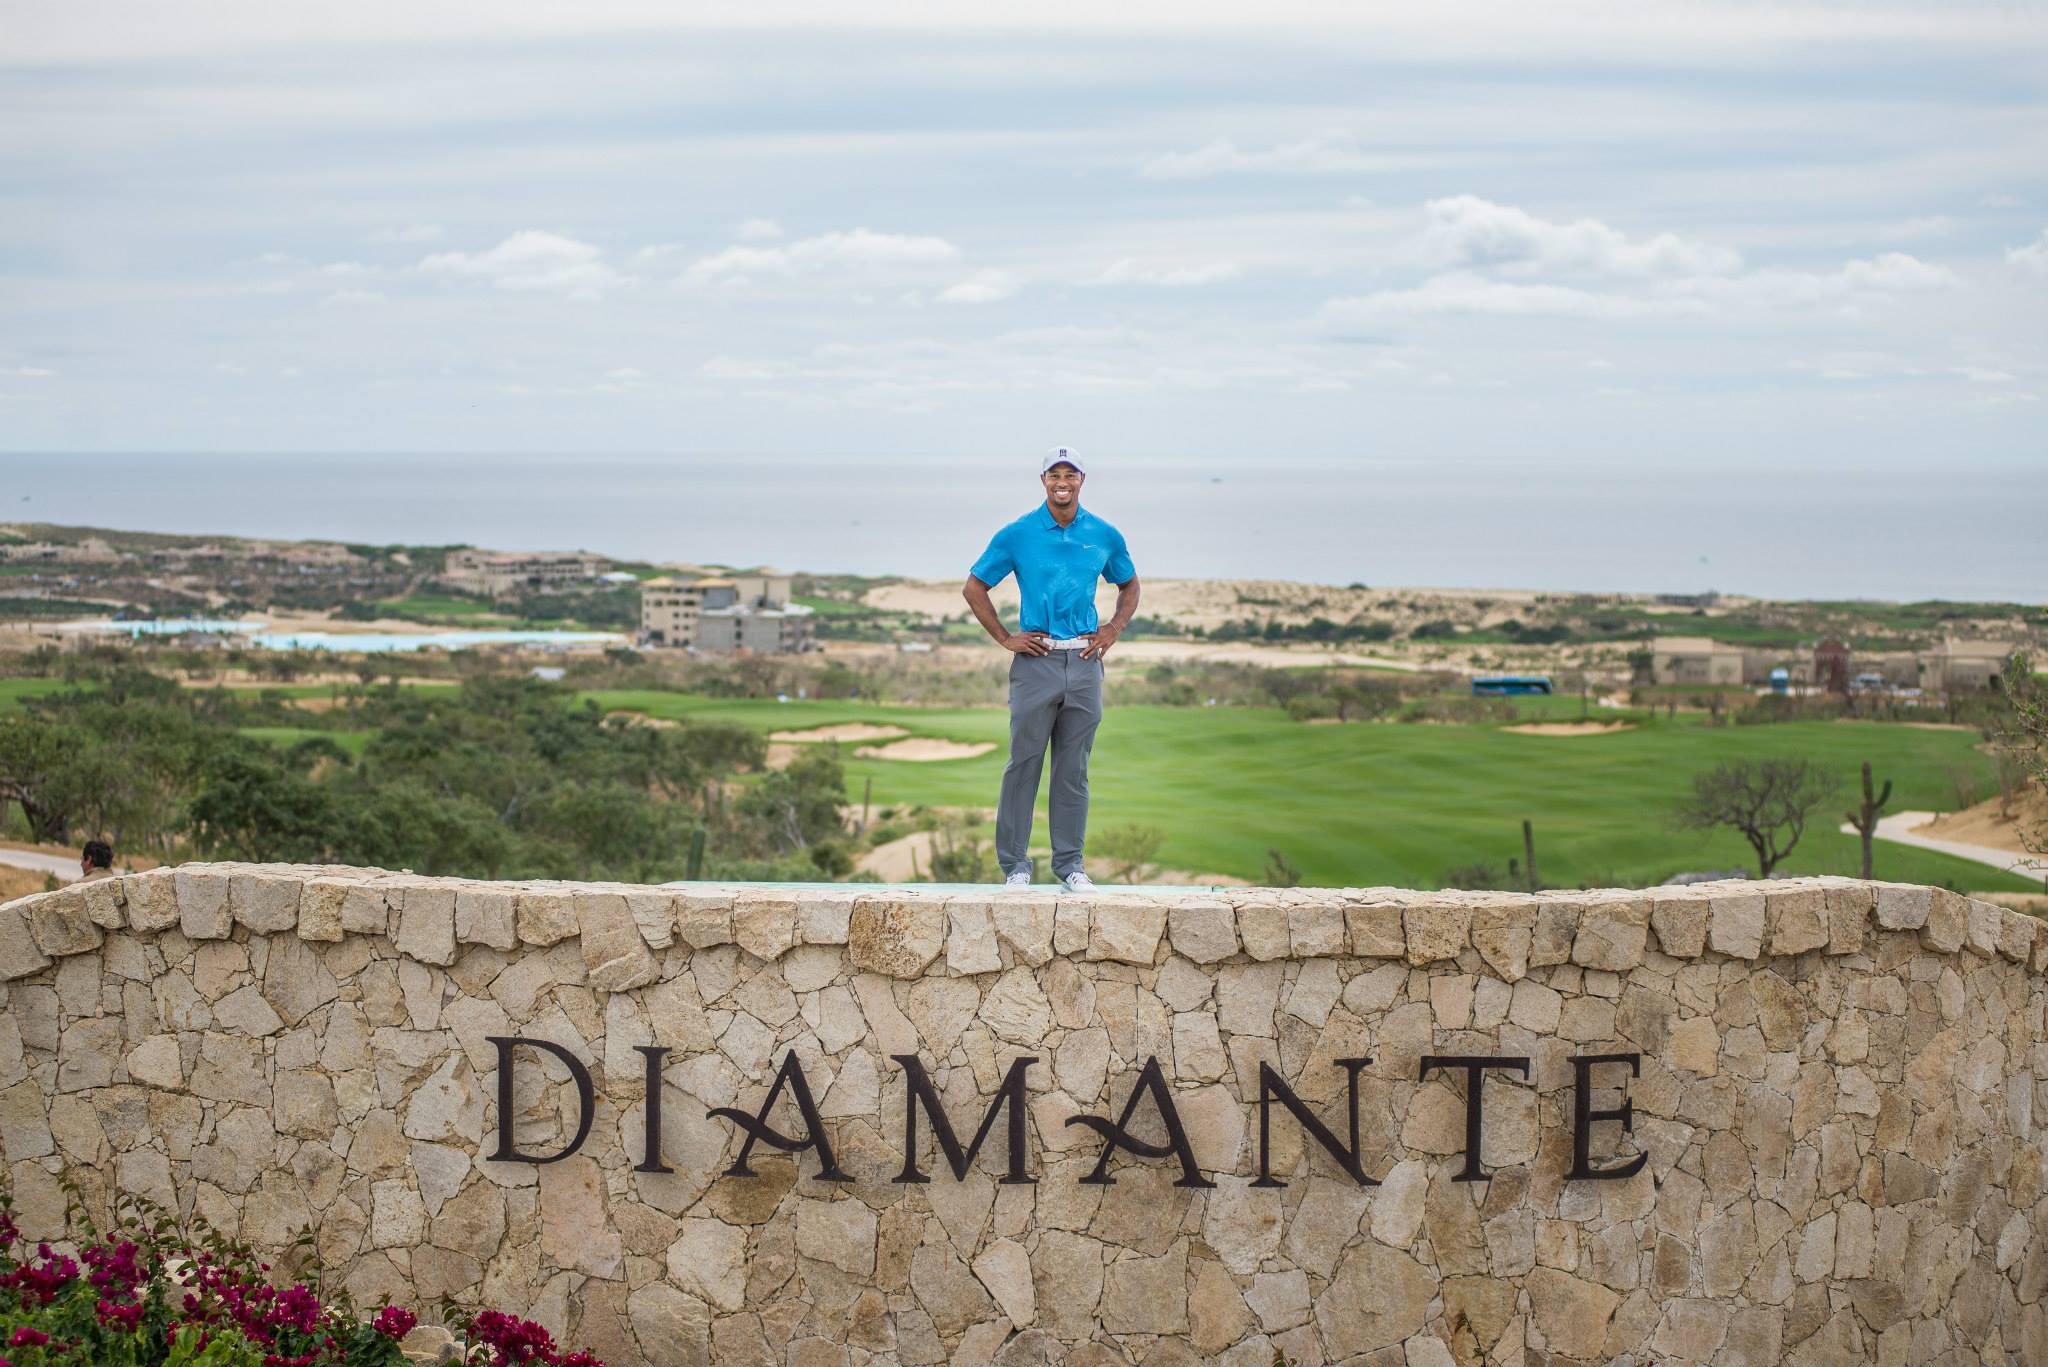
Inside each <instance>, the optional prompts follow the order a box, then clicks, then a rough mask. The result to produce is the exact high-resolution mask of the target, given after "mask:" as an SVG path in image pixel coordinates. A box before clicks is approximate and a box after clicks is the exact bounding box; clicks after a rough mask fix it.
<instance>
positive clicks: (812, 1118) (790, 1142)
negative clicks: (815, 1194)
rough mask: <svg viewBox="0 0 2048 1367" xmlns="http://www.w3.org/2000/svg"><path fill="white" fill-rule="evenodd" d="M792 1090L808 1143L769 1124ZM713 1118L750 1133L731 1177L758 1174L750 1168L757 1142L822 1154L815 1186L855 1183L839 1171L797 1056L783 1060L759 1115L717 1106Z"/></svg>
mask: <svg viewBox="0 0 2048 1367" xmlns="http://www.w3.org/2000/svg"><path fill="white" fill-rule="evenodd" d="M784 1087H788V1088H789V1094H790V1097H791V1099H792V1100H794V1101H795V1102H796V1109H797V1114H799V1115H801V1116H802V1117H803V1119H804V1128H805V1129H806V1130H808V1131H809V1132H810V1137H809V1138H808V1139H792V1138H790V1137H789V1136H788V1135H786V1134H783V1133H781V1132H780V1131H779V1130H777V1129H776V1128H775V1127H774V1126H772V1125H770V1124H769V1123H768V1113H769V1112H770V1111H772V1110H774V1109H775V1098H777V1097H779V1096H781V1095H782V1089H783V1088H784ZM711 1114H712V1115H715V1116H717V1117H719V1118H720V1119H722V1120H730V1121H731V1122H732V1123H733V1124H735V1125H737V1126H739V1127H740V1128H741V1129H743V1130H745V1131H746V1132H747V1140H746V1142H745V1143H744V1144H741V1145H740V1153H739V1157H737V1158H735V1159H733V1160H732V1166H731V1167H729V1168H727V1169H726V1170H725V1175H726V1176H727V1177H752V1176H753V1175H754V1170H753V1169H752V1168H750V1167H748V1166H747V1155H748V1154H749V1153H752V1152H753V1150H754V1142H755V1141H756V1140H759V1141H760V1142H761V1143H763V1144H766V1145H768V1146H769V1147H771V1148H777V1149H780V1150H782V1151H783V1152H784V1153H796V1152H799V1151H800V1150H803V1149H816V1150H817V1151H818V1174H817V1176H815V1177H813V1178H812V1179H811V1180H812V1181H814V1182H851V1181H852V1180H853V1178H852V1177H851V1176H849V1175H848V1174H846V1173H844V1172H841V1171H840V1170H839V1164H838V1163H837V1162H836V1161H835V1160H834V1159H833V1157H832V1141H831V1140H830V1139H828V1138H826V1136H825V1122H824V1121H823V1120H822V1119H820V1118H819V1116H818V1107H817V1105H816V1104H815V1103H814V1102H812V1100H811V1084H810V1083H809V1082H808V1081H807V1080H806V1079H805V1078H804V1067H803V1065H802V1064H801V1063H798V1062H797V1061H796V1054H795V1053H794V1052H791V1053H787V1054H784V1055H783V1056H782V1071H780V1072H778V1073H777V1074H776V1075H775V1085H774V1086H772V1087H770V1088H769V1089H768V1099H767V1100H766V1101H764V1102H762V1103H761V1113H760V1114H759V1115H748V1114H747V1113H746V1112H745V1111H739V1110H734V1109H733V1108H732V1107H730V1106H717V1107H714V1108H713V1109H712V1111H711Z"/></svg>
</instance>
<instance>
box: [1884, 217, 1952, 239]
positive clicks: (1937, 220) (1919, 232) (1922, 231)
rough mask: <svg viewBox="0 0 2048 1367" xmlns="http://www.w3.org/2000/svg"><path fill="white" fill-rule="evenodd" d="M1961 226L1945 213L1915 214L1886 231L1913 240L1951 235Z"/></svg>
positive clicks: (1900, 237)
mask: <svg viewBox="0 0 2048 1367" xmlns="http://www.w3.org/2000/svg"><path fill="white" fill-rule="evenodd" d="M1962 226H1963V225H1962V224H1961V223H1960V222H1958V221H1957V220H1955V219H1953V218H1951V217H1949V216H1948V215H1947V214H1917V215H1915V216H1914V217H1912V218H1909V219H1905V220H1904V221H1902V222H1899V223H1894V224H1892V225H1891V227H1890V228H1889V229H1888V230H1887V231H1888V232H1889V234H1890V235H1891V236H1892V237H1895V238H1899V239H1900V240H1902V241H1908V242H1915V241H1919V240H1921V239H1924V238H1929V237H1952V236H1954V235H1955V232H1956V230H1957V229H1959V228H1961V227H1962Z"/></svg>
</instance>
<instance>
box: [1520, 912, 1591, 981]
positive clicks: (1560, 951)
mask: <svg viewBox="0 0 2048 1367" xmlns="http://www.w3.org/2000/svg"><path fill="white" fill-rule="evenodd" d="M1581 910H1582V908H1581V907H1580V906H1579V904H1578V903H1577V902H1575V901H1567V900H1564V899H1562V898H1552V897H1549V896H1545V897H1544V898H1543V900H1542V901H1540V902H1538V903H1537V905H1536V932H1535V935H1534V936H1533V937H1532V938H1531V940H1530V942H1529V967H1531V968H1553V967H1555V966H1557V965H1558V964H1564V963H1570V962H1571V958H1572V942H1573V941H1574V940H1576V939H1577V938H1578V934H1579V913H1580V911H1581Z"/></svg>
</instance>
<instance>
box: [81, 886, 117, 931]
mask: <svg viewBox="0 0 2048 1367" xmlns="http://www.w3.org/2000/svg"><path fill="white" fill-rule="evenodd" d="M71 886H73V887H74V888H76V889H78V892H79V895H80V896H82V897H84V898H85V914H86V915H87V916H88V917H90V918H91V920H92V923H93V924H94V925H96V926H98V927H99V928H100V929H101V930H119V929H121V927H123V926H125V925H127V924H128V910H127V901H128V899H127V895H126V894H125V893H124V892H123V891H122V890H121V880H120V879H118V878H92V879H88V880H86V881H84V882H80V883H73V884H72V885H71Z"/></svg>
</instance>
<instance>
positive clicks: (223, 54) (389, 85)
mask: <svg viewBox="0 0 2048 1367" xmlns="http://www.w3.org/2000/svg"><path fill="white" fill-rule="evenodd" d="M679 11H688V13H689V14H690V16H691V17H690V18H688V19H687V20H679V19H678V18H677V17H676V16H677V13H678V12H679ZM960 11H970V13H966V14H963V13H960ZM1028 12H1029V13H1030V14H1031V15H1032V16H1033V17H1034V19H1035V20H1036V24H1035V26H1033V27H1020V26H1017V25H1015V24H1011V23H1006V22H1004V20H1003V17H1002V15H1001V14H1000V13H999V12H998V11H997V10H994V9H990V8H987V7H977V6H962V5H959V4H958V3H957V0H956V2H955V3H949V4H945V5H937V4H931V5H924V4H901V3H890V2H889V0H881V3H868V4H863V5H861V6H850V5H844V4H831V5H825V4H817V5H788V4H777V3H773V0H749V3H746V4H733V5H721V6H679V5H676V4H668V3H665V4H648V3H637V2H622V0H583V2H582V3H575V4H568V3H563V4H550V5H537V4H533V3H531V2H530V0H496V3H492V4H489V5H475V6H467V5H455V6H451V5H428V4H423V3H419V2H418V0H389V2H388V3H386V2H384V0H375V2H372V0H351V2H350V3H348V4H329V5H321V6H314V5H310V4H304V3H296V0H294V2H290V3H282V2H281V0H249V3H232V4H230V3H206V2H203V0H202V2H198V3H177V4H163V5H144V4H133V3H124V4H110V3H106V0H63V3H53V2H52V0H32V2H25V0H0V197H4V198H0V449H4V450H13V451H17V452H20V451H34V450H79V451H90V450H166V451H176V450H279V451H336V450H381V451H406V450H428V451H432V450H462V451H489V450H524V451H551V450H555V451H572V452H573V451H622V452H660V451H698V452H701V451H743V452H745V451H765V452H792V453H805V454H826V455H831V454H844V455H846V456H849V457H853V458H881V457H894V456H919V457H938V456H944V455H947V454H952V453H961V452H971V453H976V454H983V453H992V452H1001V451H1014V450H1023V451H1029V450H1033V449H1036V448H1038V447H1040V446H1043V445H1046V444H1049V443H1050V442H1052V441H1069V442H1073V443H1075V444H1077V445H1079V446H1081V447H1083V448H1084V449H1092V450H1097V451H1107V452H1122V453H1130V454H1133V455H1137V456H1143V457H1147V458H1166V457H1171V456H1172V455H1175V454H1180V453H1185V454H1195V455H1200V456H1202V457H1204V458H1208V459H1213V458H1222V459H1225V460H1231V459H1235V458H1238V457H1239V456H1241V457H1242V458H1243V459H1244V460H1245V461H1246V462H1247V463H1255V462H1257V461H1258V460H1259V459H1262V458H1264V457H1267V456H1271V455H1278V454H1287V455H1292V456H1300V457H1314V458H1332V459H1343V458H1352V457H1371V458H1388V459H1403V460H1429V461H1435V460H1445V461H1456V460H1459V459H1472V460H1476V459H1480V458H1482V457H1483V458H1485V459H1488V460H1493V461H1498V460H1502V459H1510V460H1522V459H1527V460H1529V461H1531V462H1541V461H1545V460H1552V461H1555V460H1564V459H1573V460H1592V461H1600V460H1614V461H1626V462H1631V463H1638V462H1639V463H1643V464H1646V465H1649V466H1652V467H1658V466H1669V467H1670V468H1673V469H1685V470H1689V471H1695V472H1696V471H1698V470H1700V469H1702V468H1703V467H1708V466H1711V465H1712V464H1713V463H1715V462H1726V463H1729V464H1739V465H1743V466H1752V467H1753V466H1760V465H1769V464H1772V463H1776V462H1786V463H1796V464H1801V465H1807V466H1822V467H1827V466H1836V465H1840V466H1845V467H1846V466H1866V467H1867V466H1872V465H1876V466H1880V467H1887V468H1890V467H1896V468H1898V469H1901V470H1911V469H1918V470H1925V471H1929V472H1940V471H1943V470H1947V469H1952V468H1955V467H1957V466H1982V467H1997V468H2004V469H2009V470H2010V469H2022V468H2038V467H2039V466H2040V465H2041V464H2042V463H2043V460H2044V455H2048V441H2044V434H2048V422H2044V416H2043V407H2044V406H2043V402H2042V400H2043V397H2044V395H2048V22H2044V19H2043V10H2042V8H2041V7H2040V6H2038V5H2035V4H2031V3H2028V4H1998V5H1986V6H1981V7H1979V6H1968V5H1964V6H1948V5H1941V6H1937V5H1932V4H1918V5H1910V6H1901V7H1898V8H1888V7H1885V6H1882V5H1861V4H1859V5H1842V6H1826V7H1807V8H1800V7H1797V6H1788V5H1779V4H1772V5H1768V6H1754V7H1752V6H1748V5H1743V4H1729V3H1716V4H1712V5H1670V4H1664V3H1654V2H1649V0H1633V2H1632V3H1629V4H1626V5H1619V6H1611V7H1610V6H1578V5H1570V4H1520V3H1514V4H1498V5H1493V4H1484V5H1473V4H1456V3H1448V4H1447V3H1429V4H1417V5H1414V6H1406V7H1391V6H1382V7H1369V6H1360V5H1357V4H1352V3H1344V4H1327V5H1325V4H1314V3H1307V4H1304V3H1298V2H1292V3H1291V2H1290V0H1277V2H1276V3H1264V4H1259V5H1257V6H1246V7H1245V8H1244V9H1243V10H1241V11H1240V12H1239V13H1238V14H1237V15H1235V16H1233V15H1230V14H1221V13H1210V12H1203V13H1201V14H1199V15H1198V16H1197V17H1194V18H1190V17H1189V13H1190V7H1189V6H1187V5H1185V4H1164V3H1156V4H1155V3H1137V4H1124V3H1115V4H1100V3H1090V4H1080V3H1049V4H1037V5H1033V6H1031V7H1030V8H1029V11H1028ZM1254 14H1255V15H1256V20H1255V21H1253V20H1252V19H1250V18H1248V17H1247V16H1248V15H1254ZM821 16H822V17H821ZM850 22H857V24H858V26H857V27H848V26H847V25H848V24H849V23H850ZM828 23H829V24H831V25H836V26H828Z"/></svg>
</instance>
